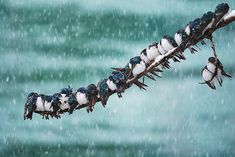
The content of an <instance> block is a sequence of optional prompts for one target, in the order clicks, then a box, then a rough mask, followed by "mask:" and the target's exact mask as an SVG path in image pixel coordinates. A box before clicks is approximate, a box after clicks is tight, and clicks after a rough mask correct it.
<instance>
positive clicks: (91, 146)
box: [0, 0, 235, 157]
mask: <svg viewBox="0 0 235 157" xmlns="http://www.w3.org/2000/svg"><path fill="white" fill-rule="evenodd" d="M221 2H224V1H219V0H197V1H190V0H178V1H175V0H169V1H161V0H147V1H142V0H131V1H126V0H119V1H114V0H112V1H111V0H99V1H93V0H79V1H77V0H72V1H69V0H50V1H48V0H0V19H1V20H0V107H1V108H0V115H1V116H0V117H1V118H0V156H4V157H5V156H8V157H11V156H21V157H31V156H43V157H45V156H50V157H54V156H69V157H73V156H103V157H105V156H107V157H110V156H141V157H142V156H162V157H167V156H169V157H172V156H179V157H182V156H187V157H189V156H195V157H196V156H203V157H210V156H213V157H215V156H218V157H222V156H224V157H230V156H231V157H232V156H235V149H234V148H235V125H234V124H235V81H234V79H230V80H229V79H225V80H224V86H223V88H220V87H219V86H218V85H217V87H218V88H217V90H216V91H212V90H210V89H209V88H208V87H207V86H205V85H199V84H198V82H201V81H202V78H201V76H200V73H201V69H202V68H203V67H204V66H205V65H206V63H207V59H208V57H210V56H211V55H212V53H211V49H210V47H209V43H208V42H207V43H208V45H207V46H200V47H201V51H200V52H199V53H196V54H195V55H192V54H190V53H189V51H186V56H187V60H186V61H183V62H182V63H180V64H175V63H172V69H170V70H167V71H166V72H164V74H163V78H162V79H158V80H157V81H156V82H152V81H149V80H148V81H147V84H148V85H149V88H148V91H140V90H139V89H138V88H136V87H133V88H130V89H129V90H128V91H126V93H125V94H124V95H123V98H122V99H119V98H117V96H112V97H110V100H109V102H108V105H107V107H106V108H105V109H104V108H103V107H102V106H101V104H100V103H98V104H97V105H96V107H95V111H94V112H93V113H91V114H87V113H86V111H85V110H81V111H76V112H75V113H74V114H72V115H70V116H69V115H68V114H66V115H62V119H60V120H55V119H51V120H49V121H46V120H42V119H41V116H39V115H37V114H34V117H33V120H32V121H29V120H27V121H24V120H23V107H24V102H25V100H26V96H27V94H28V93H29V92H31V91H35V92H38V93H45V94H53V93H55V92H58V91H60V89H61V88H63V87H65V86H67V85H71V86H72V87H73V88H74V89H75V90H76V89H77V88H78V87H81V86H86V85H87V84H89V83H97V81H99V80H100V79H102V78H104V77H107V76H108V74H109V73H111V69H110V67H117V66H118V67H119V66H122V65H125V64H126V63H127V61H128V60H129V58H130V57H132V56H135V55H138V54H139V53H140V51H141V50H142V49H143V48H144V47H146V46H147V45H148V44H150V43H152V42H153V41H159V40H160V39H161V37H162V36H163V35H165V34H169V35H174V32H176V31H177V30H178V29H179V28H181V27H183V26H185V25H186V24H187V22H189V21H190V20H193V19H195V18H197V17H201V15H202V14H203V13H205V12H206V11H209V10H212V11H213V10H214V8H215V6H216V5H217V4H219V3H221ZM226 2H228V3H229V5H230V6H231V7H232V8H233V9H235V1H234V0H229V1H226ZM214 36H215V42H216V48H217V51H218V55H219V57H220V59H221V62H222V63H223V64H224V66H225V69H226V70H227V71H228V72H229V73H232V74H233V73H234V71H235V68H234V67H235V57H234V49H235V23H233V24H230V25H229V26H227V27H225V28H223V29H221V30H218V31H217V32H216V33H215V34H214Z"/></svg>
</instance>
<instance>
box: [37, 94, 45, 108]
mask: <svg viewBox="0 0 235 157" xmlns="http://www.w3.org/2000/svg"><path fill="white" fill-rule="evenodd" d="M36 106H37V109H36V110H37V111H44V102H43V100H42V98H41V97H38V98H37V101H36Z"/></svg>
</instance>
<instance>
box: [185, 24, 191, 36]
mask: <svg viewBox="0 0 235 157" xmlns="http://www.w3.org/2000/svg"><path fill="white" fill-rule="evenodd" d="M184 31H185V33H186V34H187V35H190V28H189V25H188V26H187V27H186V28H185V30H184Z"/></svg>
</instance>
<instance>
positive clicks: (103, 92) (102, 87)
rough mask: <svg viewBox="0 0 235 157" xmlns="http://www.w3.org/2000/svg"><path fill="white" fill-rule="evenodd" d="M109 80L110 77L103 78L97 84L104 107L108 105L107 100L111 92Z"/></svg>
mask: <svg viewBox="0 0 235 157" xmlns="http://www.w3.org/2000/svg"><path fill="white" fill-rule="evenodd" d="M107 81H108V79H103V80H101V81H99V82H98V84H97V90H98V94H99V98H100V101H101V104H102V105H103V107H105V106H106V104H107V101H108V99H109V96H110V93H111V91H110V89H109V86H108V84H107Z"/></svg>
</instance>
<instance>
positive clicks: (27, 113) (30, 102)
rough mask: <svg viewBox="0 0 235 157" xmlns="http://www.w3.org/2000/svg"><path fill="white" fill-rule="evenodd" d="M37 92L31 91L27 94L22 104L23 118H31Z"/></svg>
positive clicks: (34, 108)
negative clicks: (23, 104)
mask: <svg viewBox="0 0 235 157" xmlns="http://www.w3.org/2000/svg"><path fill="white" fill-rule="evenodd" d="M37 97H38V94H37V93H35V92H31V93H29V94H28V96H27V100H26V103H25V106H24V120H26V119H30V120H31V119H32V117H33V112H34V111H35V110H36V108H37V106H36V101H37Z"/></svg>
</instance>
